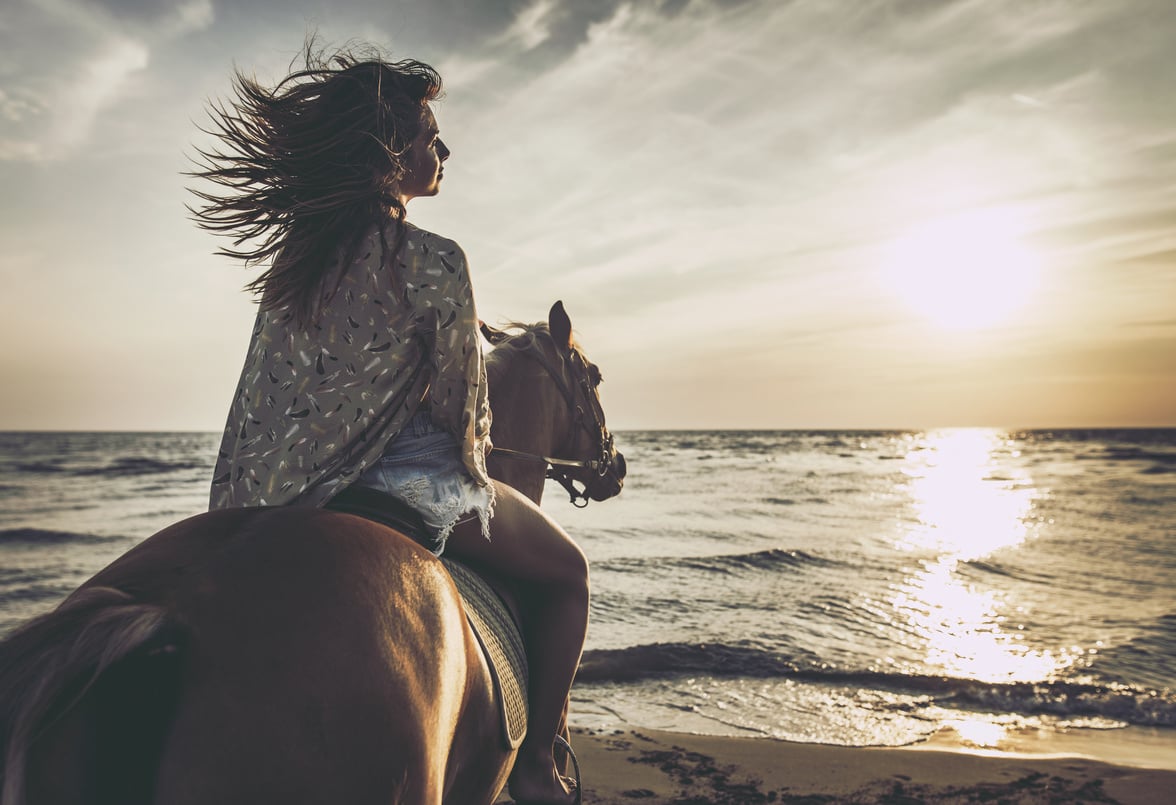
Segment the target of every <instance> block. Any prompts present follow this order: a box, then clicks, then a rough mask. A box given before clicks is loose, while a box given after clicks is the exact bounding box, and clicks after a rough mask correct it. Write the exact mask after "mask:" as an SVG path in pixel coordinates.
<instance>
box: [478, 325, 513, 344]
mask: <svg viewBox="0 0 1176 805" xmlns="http://www.w3.org/2000/svg"><path fill="white" fill-rule="evenodd" d="M478 328H479V329H480V330H481V331H482V337H483V338H485V339H486V340H487V341H489V342H490V343H491V344H493V345H494V346H498V345H499V344H501V343H502V342H503V341H505V340H506V339H507V338H508V337H509V334H508V333H506V332H504V331H503V330H498V329H495V328H493V327H491V326H490V325H489V324H487V323H486V322H484V321H482V320H481V319H478Z"/></svg>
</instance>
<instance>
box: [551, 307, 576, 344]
mask: <svg viewBox="0 0 1176 805" xmlns="http://www.w3.org/2000/svg"><path fill="white" fill-rule="evenodd" d="M547 326H548V327H549V328H550V329H551V337H552V338H553V339H554V340H555V343H556V345H557V346H558V347H560V348H561V349H571V348H572V320H571V319H569V318H568V314H567V311H565V310H564V306H563V302H556V303H555V304H554V305H552V306H551V312H550V313H548V314H547Z"/></svg>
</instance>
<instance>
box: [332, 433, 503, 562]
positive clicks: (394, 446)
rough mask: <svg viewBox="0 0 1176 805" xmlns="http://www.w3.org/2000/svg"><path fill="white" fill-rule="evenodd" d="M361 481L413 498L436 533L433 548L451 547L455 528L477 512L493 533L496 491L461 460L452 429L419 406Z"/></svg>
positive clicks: (486, 532)
mask: <svg viewBox="0 0 1176 805" xmlns="http://www.w3.org/2000/svg"><path fill="white" fill-rule="evenodd" d="M355 484H356V485H357V486H366V487H370V488H372V489H377V490H379V491H380V492H384V493H386V494H389V495H392V496H393V497H395V498H398V499H399V500H402V501H403V502H405V503H407V504H408V505H409V506H411V507H412V508H413V509H414V510H415V511H416V512H417V513H418V514H420V515H421V517H422V518H424V521H425V525H427V526H428V527H429V530H430V531H431V532H432V536H433V540H434V546H433V553H435V554H436V555H437V556H440V555H441V552H442V551H444V550H445V541H446V540H447V539H449V535H450V534H451V533H452V532H453V527H454V526H455V525H457V524H458V523H459V522H462V521H463V520H467V519H471V518H472V517H473V515H475V514H476V515H477V516H478V519H480V520H481V521H482V534H483V536H485V537H486V538H487V539H489V538H490V516H491V507H492V501H491V491H490V490H489V489H487V488H485V487H482V486H479V485H478V484H477V483H476V482H475V481H474V479H473V478H472V477H470V473H469V471H468V470H467V469H466V468H465V464H464V463H463V462H462V460H461V445H460V444H458V441H457V439H456V438H454V436H453V435H452V434H450V433H449V431H447V430H445V429H444V428H442V427H440V426H438V425H435V424H433V420H432V418H431V417H430V416H429V412H428V411H418V412H417V413H415V414H413V416H412V418H411V419H410V420H409V421H408V423H407V424H405V426H404V428H403V429H401V431H400V433H398V434H396V437H395V438H394V439H393V440H392V441H391V442H389V443H388V446H387V447H385V448H384V454H383V455H382V456H381V457H380V458H379V460H377V461H376V463H375V464H373V465H372V466H370V467H368V468H367V469H366V470H364V471H363V474H361V475H360V476H359V478H358V479H357V480H356V482H355Z"/></svg>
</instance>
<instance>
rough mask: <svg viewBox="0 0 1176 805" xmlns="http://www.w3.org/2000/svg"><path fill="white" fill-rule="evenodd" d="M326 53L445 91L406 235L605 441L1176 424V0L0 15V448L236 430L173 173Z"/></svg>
mask: <svg viewBox="0 0 1176 805" xmlns="http://www.w3.org/2000/svg"><path fill="white" fill-rule="evenodd" d="M311 31H314V32H317V35H318V37H319V41H320V42H321V43H323V44H326V45H341V44H344V43H346V42H347V41H349V40H357V41H367V42H373V43H377V44H379V45H380V46H382V47H384V48H386V49H387V50H388V51H389V52H390V53H391V54H393V55H394V56H396V57H398V58H399V57H412V58H418V59H421V60H424V61H427V62H429V63H431V64H433V65H434V66H435V67H436V68H437V69H438V70H439V71H440V72H441V74H442V76H443V78H444V80H445V82H446V94H445V97H444V98H443V99H442V100H441V101H440V102H439V103H438V104H437V105H436V114H437V118H438V122H439V124H440V128H441V132H442V137H443V139H444V140H445V142H446V143H447V145H448V146H449V147H450V149H451V150H452V152H453V156H452V157H451V158H450V161H449V162H448V164H447V165H446V171H445V180H444V183H443V187H442V192H441V194H440V195H439V196H437V197H436V198H423V199H417V200H414V201H413V202H412V203H411V204H410V206H409V219H410V220H412V221H414V222H415V223H416V224H417V225H419V226H422V227H424V228H427V229H430V230H433V231H435V232H438V233H441V234H443V235H446V236H448V237H451V238H453V239H455V240H457V241H458V242H459V243H460V244H461V245H462V247H463V248H464V250H465V252H466V254H467V256H468V257H469V260H470V264H471V271H472V275H473V278H474V285H475V290H476V294H477V299H478V307H479V313H480V315H481V316H482V318H484V319H486V320H487V321H489V322H491V323H496V322H504V321H510V320H522V321H535V320H539V319H543V318H545V316H546V313H547V310H548V308H549V307H550V306H551V304H552V303H553V302H554V301H555V300H557V299H561V300H563V302H564V304H565V306H566V308H567V310H568V312H569V313H570V315H571V317H572V322H573V325H574V327H575V328H576V331H577V333H578V335H579V338H580V341H581V342H582V343H583V345H584V347H585V350H586V352H587V353H588V355H589V356H590V357H591V358H592V359H593V360H594V361H595V362H596V363H598V364H599V365H600V367H601V369H602V371H603V374H604V377H605V383H604V386H603V387H602V396H603V399H604V403H605V407H606V410H607V412H608V416H609V423H610V425H611V426H612V427H613V429H615V430H625V429H652V428H669V429H677V428H749V429H750V428H863V429H873V428H934V427H953V426H954V427H967V426H985V427H1008V428H1029V427H1100V426H1151V425H1176V102H1173V94H1172V87H1171V77H1172V76H1173V75H1176V48H1174V47H1172V42H1174V41H1176V4H1173V3H1172V2H1170V0H1117V2H1106V1H1105V0H942V1H941V2H935V1H934V0H905V1H903V0H890V1H888V2H887V1H884V0H791V2H785V1H784V0H664V1H660V0H648V1H647V2H641V1H640V0H634V1H633V2H619V1H618V0H517V1H513V0H482V1H481V2H468V3H461V2H456V0H378V1H377V0H350V1H349V0H332V1H331V2H316V1H315V0H262V1H261V2H214V0H4V2H3V5H2V6H0V287H2V289H3V290H2V291H0V344H3V349H2V350H0V377H2V378H3V386H2V390H0V429H2V430H25V429H33V430H39V429H59V430H108V429H109V430H209V431H216V430H220V429H221V428H222V427H223V423H224V417H225V414H226V412H227V409H228V404H229V401H230V399H231V397H232V394H233V391H234V388H235V384H236V381H237V377H238V374H239V372H240V368H241V363H242V361H243V359H244V354H245V348H246V345H247V341H248V337H249V333H250V327H251V324H252V318H253V315H254V308H253V303H252V301H251V298H250V296H249V295H248V294H246V293H245V292H244V291H243V290H242V288H243V286H244V284H245V283H246V282H247V281H249V279H251V278H252V276H254V275H253V274H251V273H249V272H248V271H246V270H245V269H243V268H242V267H241V266H239V265H236V264H234V263H232V262H231V261H229V260H228V259H226V258H223V257H217V256H214V254H213V252H214V251H215V250H216V249H217V248H218V247H219V246H220V245H221V244H219V243H217V242H216V239H215V237H214V236H213V235H211V234H209V233H207V232H203V231H201V230H199V229H198V228H197V227H196V226H195V224H193V223H192V221H191V220H190V218H189V216H188V213H187V211H186V210H185V207H184V205H185V203H187V202H190V201H192V198H191V197H190V194H189V192H188V190H187V187H188V186H189V185H190V184H191V183H192V182H191V180H189V179H187V178H185V177H184V176H183V175H182V174H183V171H185V170H186V169H188V168H189V167H190V162H189V161H188V160H189V159H190V157H191V155H192V154H193V152H194V150H195V148H197V147H200V146H201V145H207V144H208V141H207V139H204V135H202V134H201V133H200V131H199V128H198V127H199V125H200V124H201V123H202V122H203V121H205V120H206V119H207V117H206V111H205V110H206V104H207V102H208V101H209V100H210V99H217V98H225V97H227V96H228V94H229V92H230V83H229V82H230V76H231V73H232V70H233V69H234V68H239V69H241V70H242V71H244V72H246V73H249V74H254V75H256V76H257V77H258V78H259V79H261V80H263V81H264V82H269V83H272V82H274V81H276V80H278V79H280V78H281V77H282V76H283V75H285V73H286V72H287V70H288V68H289V67H290V65H291V63H292V61H293V60H294V59H295V58H296V57H297V54H298V51H299V49H300V47H301V46H302V43H303V41H304V40H305V38H306V36H307V34H308V32H311Z"/></svg>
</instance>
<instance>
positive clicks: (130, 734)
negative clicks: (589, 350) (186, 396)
mask: <svg viewBox="0 0 1176 805" xmlns="http://www.w3.org/2000/svg"><path fill="white" fill-rule="evenodd" d="M558 313H559V316H557V315H556V309H555V308H553V313H552V323H551V331H552V332H553V333H554V334H555V335H556V336H557V337H556V338H555V339H554V342H553V341H552V340H551V339H548V338H547V337H546V335H544V337H543V338H534V339H533V340H534V342H535V345H536V346H538V347H539V348H540V350H541V351H543V352H544V354H545V355H546V356H547V360H549V361H550V360H552V359H554V360H556V361H557V362H558V367H559V369H560V371H570V370H571V369H572V368H574V366H573V364H574V363H575V360H582V359H580V358H579V356H578V353H573V352H571V351H569V349H570V323H567V324H566V326H565V323H566V316H564V315H563V313H562V308H559V309H558ZM557 319H559V321H557ZM524 354H526V353H524V352H523V351H515V353H514V354H512V352H511V350H509V349H507V350H505V351H503V355H502V356H499V358H498V359H496V360H495V364H496V365H495V366H494V367H492V368H493V370H494V377H493V380H492V385H491V389H494V388H495V385H498V386H499V387H500V388H501V389H504V390H505V389H507V388H508V387H509V388H512V389H515V391H517V386H512V385H511V384H512V383H521V384H523V385H528V384H529V385H530V386H534V387H535V388H534V391H533V393H531V396H529V397H528V398H527V399H526V400H524V399H523V398H522V397H521V396H518V395H517V394H515V393H514V392H513V391H512V395H513V396H514V398H513V400H512V405H511V406H510V407H506V406H504V405H501V404H500V403H499V402H498V401H496V400H495V399H494V398H493V397H492V400H491V403H492V406H493V408H494V411H495V416H496V421H497V423H501V424H502V425H505V426H506V427H505V428H503V427H501V425H498V424H496V428H495V431H494V434H493V436H494V440H495V444H496V445H498V446H503V447H506V446H509V447H510V448H512V449H514V450H538V449H539V448H546V449H542V450H539V455H543V456H547V455H550V453H551V452H553V451H554V447H558V446H560V445H558V444H557V443H558V442H561V441H562V442H564V443H565V444H564V445H562V446H564V447H565V449H570V450H573V451H576V452H574V453H572V454H570V455H571V457H573V458H575V457H579V456H591V457H592V458H595V457H597V456H598V451H599V444H589V442H591V439H589V438H586V437H585V436H584V435H582V434H581V435H577V434H576V433H574V431H575V425H576V422H575V421H574V420H575V419H576V417H575V408H576V407H577V406H576V405H573V404H571V403H570V402H569V404H568V405H566V406H565V405H564V404H563V403H564V398H562V397H561V396H560V392H559V391H558V390H552V389H551V388H548V389H547V390H546V391H544V390H542V389H541V388H540V387H541V386H542V383H539V382H531V381H532V380H535V381H537V379H538V376H537V375H535V373H534V372H533V371H532V369H533V367H532V366H530V365H529V364H530V363H531V362H529V361H527V360H526V359H525V358H523V357H521V356H522V355H524ZM573 359H575V360H573ZM591 368H592V369H593V370H594V369H595V367H591ZM516 373H521V374H522V375H524V376H526V378H527V379H526V380H520V379H518V378H514V377H513V375H514V374H516ZM566 379H567V378H565V381H566ZM560 382H561V381H559V380H556V381H555V385H559V383H560ZM573 382H574V378H573ZM591 385H592V387H591V388H588V387H585V388H588V391H589V392H591V395H592V397H593V400H592V401H590V402H591V403H592V404H594V405H595V410H597V411H599V402H598V401H597V400H595V389H594V385H595V384H594V383H592V384H591ZM548 386H552V383H551V382H550V381H549V382H548ZM553 394H554V397H553V396H552V395H553ZM553 400H554V402H553ZM584 404H588V402H585V403H584ZM565 409H566V410H565ZM520 422H543V423H545V424H547V423H549V424H550V428H549V429H550V430H551V433H536V431H535V429H534V428H532V429H529V430H528V429H526V428H521V427H520V426H519V423H520ZM601 424H602V425H603V422H602V423H601ZM539 430H541V431H542V430H544V429H543V428H541V429H539ZM523 432H527V433H530V434H532V435H531V442H532V443H531V444H526V443H524V442H525V441H526V440H523V439H521V438H520V439H519V440H514V441H512V436H511V435H510V434H512V433H523ZM569 433H572V436H571V437H568V434H569ZM604 439H607V432H606V431H603V428H602V440H604ZM607 441H608V443H609V450H610V451H611V439H607ZM565 455H569V454H565ZM516 463H517V464H518V465H520V466H514V467H513V469H514V470H515V472H516V473H521V474H519V475H517V482H518V483H519V484H520V485H524V486H526V485H530V486H531V487H532V489H533V488H534V484H535V483H536V481H535V479H534V478H530V477H528V475H527V474H528V473H530V474H535V473H538V476H539V478H538V481H537V483H538V488H539V489H540V490H541V488H542V474H543V472H544V470H545V469H546V464H545V463H542V462H539V461H530V462H528V461H526V460H517V459H516ZM606 464H607V467H605V468H598V469H599V470H601V471H596V470H594V471H593V473H592V477H589V476H583V477H581V479H580V480H581V481H582V482H584V483H586V484H587V486H588V489H587V492H588V493H590V494H591V496H592V497H594V498H598V499H599V498H603V497H607V496H609V495H610V494H616V492H618V491H619V490H620V485H621V478H622V477H623V475H624V460H623V457H621V456H619V454H616V453H615V451H613V452H612V456H611V460H610V461H608V462H606ZM522 465H528V466H522ZM520 467H521V468H520ZM604 470H607V471H604ZM0 746H2V747H3V749H4V753H5V756H4V758H3V763H4V765H3V783H4V789H3V791H4V794H3V798H2V800H3V805H17V804H18V803H29V804H30V805H40V804H41V803H91V802H95V803H96V802H118V803H125V805H135V803H167V804H168V805H185V804H186V803H218V804H219V803H224V804H225V805H228V804H229V803H238V802H239V803H251V804H252V803H268V802H274V803H278V802H281V803H284V804H285V803H356V804H357V805H358V804H359V803H369V802H370V803H373V804H374V803H441V802H445V803H473V804H475V805H476V804H477V803H489V802H491V801H492V800H493V799H494V797H495V796H496V795H497V794H498V792H499V791H501V789H502V788H503V786H504V784H505V782H506V779H507V775H508V774H509V771H510V766H511V763H512V760H513V750H511V749H509V748H508V747H507V746H506V744H505V742H504V741H503V739H502V736H501V724H500V721H499V718H498V714H497V710H496V704H495V701H494V694H493V687H492V683H491V678H490V671H489V668H488V667H487V665H486V662H485V660H484V659H483V655H482V652H481V650H480V648H479V647H478V644H477V641H476V639H475V637H474V635H473V633H472V632H471V630H470V628H469V625H468V623H467V621H466V618H465V615H464V613H463V609H462V604H461V601H460V599H459V597H458V595H457V591H456V589H455V587H454V585H453V582H452V581H451V579H450V577H449V575H448V573H447V572H446V571H445V570H444V568H443V566H442V564H441V563H440V562H439V561H438V560H436V559H435V558H434V557H433V556H432V555H431V554H430V553H429V552H428V551H426V550H425V549H424V548H422V547H420V546H419V545H418V544H417V543H415V542H413V541H412V540H411V539H409V538H408V537H406V536H404V535H402V534H399V533H398V532H395V531H393V530H390V529H388V528H386V527H385V526H382V525H379V524H376V523H373V522H371V521H369V520H365V519H361V518H359V517H355V516H353V515H349V514H342V513H339V512H332V511H327V510H322V509H311V508H298V507H287V508H254V509H232V510H224V511H217V512H211V513H207V514H202V515H198V516H196V517H192V518H190V519H187V520H184V521H182V522H180V523H177V524H175V525H172V526H170V527H169V528H166V529H164V530H163V531H161V532H159V533H158V534H155V535H154V536H152V537H150V538H149V539H147V540H145V541H144V542H142V543H141V544H139V545H138V546H136V547H135V548H133V549H132V550H130V551H129V552H127V553H126V554H125V555H124V556H122V557H121V558H120V559H118V560H116V561H115V562H114V563H113V564H111V565H110V566H109V567H107V568H106V569H105V570H103V571H101V572H100V573H98V574H97V575H96V576H94V578H93V579H91V580H90V581H88V582H87V583H86V584H84V585H83V586H82V587H81V588H79V590H78V591H77V592H75V593H74V594H73V595H71V596H70V597H69V598H68V599H67V600H66V601H65V602H64V603H63V604H62V605H61V607H59V608H58V609H57V610H56V611H54V612H53V613H50V614H49V615H46V616H43V617H42V618H40V619H37V620H35V621H33V622H32V623H31V624H29V625H28V626H26V627H24V628H23V629H21V630H19V631H18V632H17V633H15V634H14V635H13V636H12V637H11V638H9V640H7V641H6V642H5V643H4V644H3V645H2V646H0Z"/></svg>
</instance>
